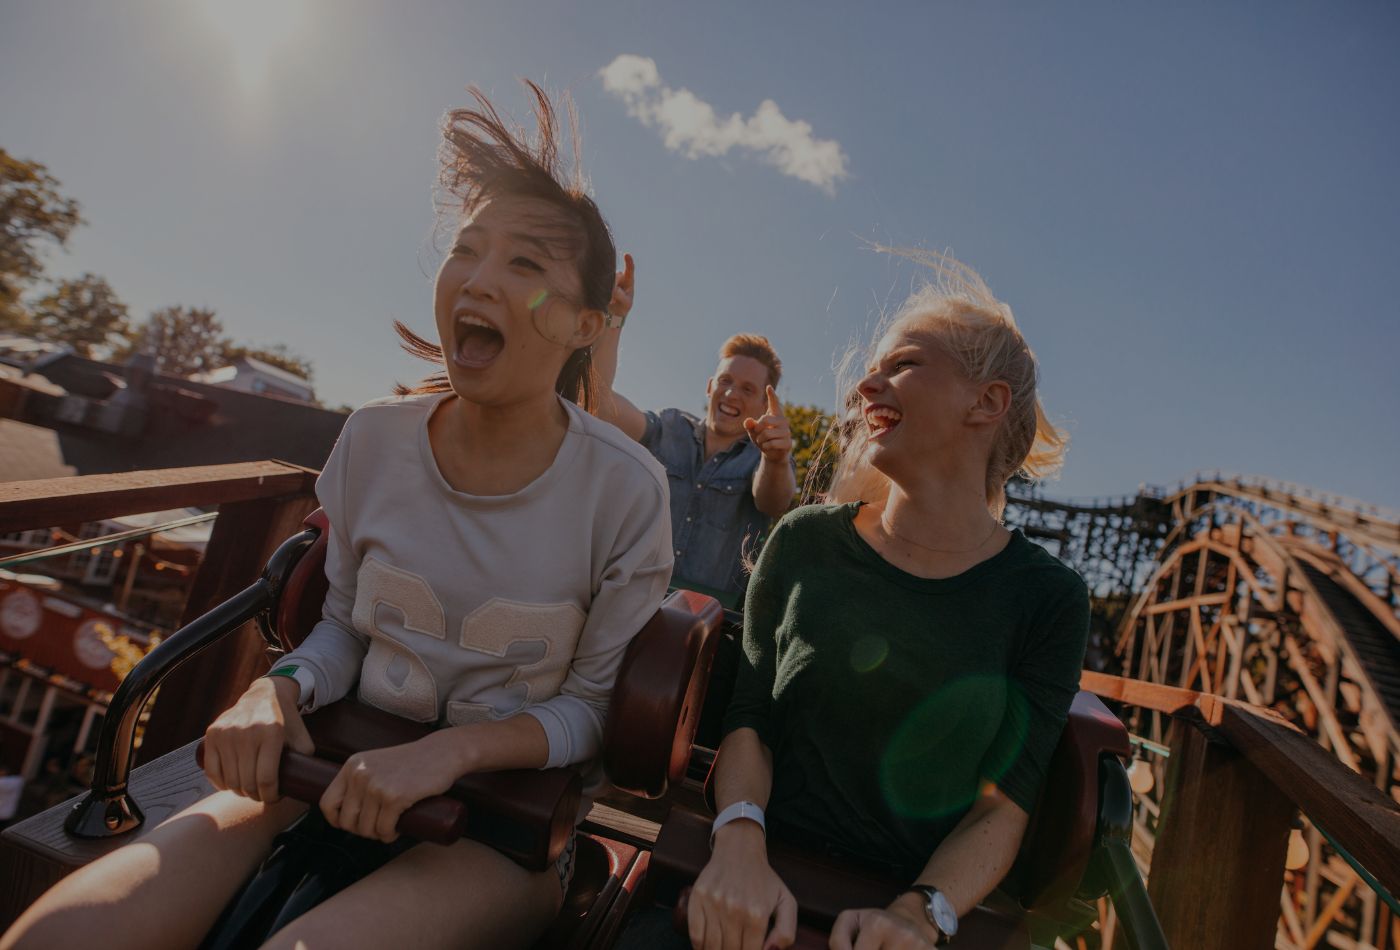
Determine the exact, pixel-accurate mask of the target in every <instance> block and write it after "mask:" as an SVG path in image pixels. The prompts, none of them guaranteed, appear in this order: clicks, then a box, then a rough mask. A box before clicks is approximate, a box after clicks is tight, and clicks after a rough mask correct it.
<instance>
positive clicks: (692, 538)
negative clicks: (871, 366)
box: [593, 254, 797, 607]
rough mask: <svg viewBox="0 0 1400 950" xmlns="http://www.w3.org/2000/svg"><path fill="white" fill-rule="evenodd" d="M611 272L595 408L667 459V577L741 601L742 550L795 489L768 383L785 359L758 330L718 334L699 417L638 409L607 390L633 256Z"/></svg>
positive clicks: (751, 552) (753, 543) (785, 432)
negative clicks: (670, 551) (671, 562)
mask: <svg viewBox="0 0 1400 950" xmlns="http://www.w3.org/2000/svg"><path fill="white" fill-rule="evenodd" d="M624 261H625V266H626V269H625V270H624V271H623V272H622V273H621V274H619V275H618V279H617V288H616V289H615V290H614V292H613V299H612V305H611V307H610V313H611V316H610V318H609V321H608V324H609V327H608V329H607V330H605V331H604V332H603V336H602V337H601V338H600V339H599V340H598V342H597V343H596V344H594V348H593V349H594V354H593V361H594V366H595V368H596V369H597V372H598V382H599V384H600V386H599V388H600V390H601V391H600V393H599V399H598V406H599V408H598V416H599V418H601V419H603V420H605V421H607V422H611V423H612V424H613V425H615V426H617V427H618V428H619V429H621V430H622V431H623V432H625V433H626V434H627V435H629V436H631V437H632V438H634V439H636V440H637V441H638V442H640V443H642V445H644V446H646V447H647V449H649V450H650V451H651V454H652V455H654V456H656V458H657V460H658V461H660V462H661V464H662V465H663V466H665V468H666V474H667V476H668V478H667V481H668V482H669V485H670V489H671V536H672V541H673V543H674V544H675V552H674V553H675V557H676V566H675V570H674V573H673V578H674V581H673V582H674V583H676V584H678V585H687V586H691V587H699V588H704V589H706V590H707V591H708V592H712V593H716V594H719V595H721V596H720V599H721V600H722V601H724V602H725V604H726V606H735V607H737V606H739V601H740V595H741V594H742V592H743V589H744V584H745V579H746V575H745V572H744V568H743V562H744V558H745V556H752V557H756V556H757V554H758V544H759V542H760V541H761V539H762V537H763V536H764V535H765V534H766V532H767V530H768V527H769V525H771V524H772V521H773V519H774V518H777V517H779V516H780V515H782V514H783V512H785V511H787V509H788V506H789V505H790V504H791V503H792V496H793V493H794V492H795V491H796V490H797V478H796V475H795V467H794V464H793V460H792V433H791V431H790V430H789V429H788V423H787V417H786V416H784V415H783V409H782V406H781V405H780V404H779V402H778V397H777V393H776V391H775V388H774V387H776V386H777V385H778V380H779V378H780V377H781V375H782V369H783V364H782V362H781V361H780V360H779V359H778V356H777V354H776V353H774V352H773V347H772V345H771V344H769V342H768V340H767V339H765V338H764V337H761V336H757V335H754V334H739V335H737V336H733V337H730V338H729V339H728V340H726V341H725V343H724V346H723V347H721V348H720V352H719V357H720V361H719V366H718V367H716V369H715V374H714V376H712V377H711V378H710V379H709V380H708V381H707V382H706V383H705V395H706V397H707V403H706V409H705V417H704V418H703V419H700V418H698V417H696V416H693V415H691V414H690V413H688V412H683V411H682V410H680V409H663V410H662V411H661V412H659V413H656V412H649V411H648V412H643V411H642V410H640V409H638V408H637V407H636V406H634V405H633V404H632V403H631V402H630V401H629V400H627V399H626V397H624V396H620V395H618V394H616V393H614V392H613V391H612V383H613V378H614V376H615V375H616V374H617V348H618V341H619V338H620V337H621V331H622V324H623V321H624V320H625V318H626V316H627V313H628V311H629V310H630V309H631V307H632V286H633V273H634V271H633V263H632V256H631V255H630V254H628V255H625V256H624Z"/></svg>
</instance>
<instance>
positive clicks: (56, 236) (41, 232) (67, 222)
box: [0, 148, 82, 330]
mask: <svg viewBox="0 0 1400 950" xmlns="http://www.w3.org/2000/svg"><path fill="white" fill-rule="evenodd" d="M58 186H59V183H58V179H56V178H54V177H53V176H52V175H50V174H49V173H48V169H46V168H45V167H44V166H43V165H40V164H39V163H38V162H29V161H24V160H23V159H19V158H15V157H14V156H13V155H11V154H10V153H9V152H7V151H5V150H4V149H2V148H0V329H11V330H24V329H28V327H29V315H28V313H27V312H26V311H25V308H24V304H23V302H22V301H21V300H20V295H21V294H22V293H23V292H24V290H25V288H26V287H28V286H29V285H31V284H33V283H34V282H35V281H37V280H38V279H39V278H40V277H42V276H43V272H44V265H43V262H42V261H40V259H39V250H40V246H41V245H42V244H43V242H45V241H52V242H53V243H54V244H57V245H58V246H59V247H63V246H65V245H66V244H67V242H68V235H69V233H70V232H71V231H72V230H73V229H74V228H75V227H77V226H78V225H79V224H81V223H82V218H81V217H79V215H78V204H77V202H76V201H74V200H73V199H71V198H65V197H63V195H61V194H59V191H58Z"/></svg>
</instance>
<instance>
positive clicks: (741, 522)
mask: <svg viewBox="0 0 1400 950" xmlns="http://www.w3.org/2000/svg"><path fill="white" fill-rule="evenodd" d="M646 418H647V427H646V431H645V432H644V433H643V434H642V445H644V446H646V448H647V449H648V450H650V452H651V454H652V455H654V456H656V458H657V460H658V461H660V462H661V464H662V465H663V466H665V468H666V475H667V476H668V477H667V481H668V482H669V483H670V488H671V540H672V543H673V544H674V546H675V552H674V553H675V556H676V566H675V570H674V572H673V579H672V583H673V584H675V585H677V586H684V585H685V583H686V582H687V581H689V582H690V583H692V584H699V585H702V586H704V587H708V588H710V589H712V590H715V591H719V592H721V593H726V594H738V593H740V592H742V591H743V589H744V585H745V583H746V582H747V576H746V575H745V573H744V569H743V558H744V556H745V555H750V556H752V557H755V558H756V557H757V556H758V548H759V545H760V543H761V542H762V540H763V536H764V535H765V534H766V533H767V530H768V527H769V525H770V524H771V523H772V522H771V519H769V517H768V516H767V515H765V514H764V513H763V512H761V511H759V510H758V507H757V506H756V505H755V504H754V500H753V478H754V472H756V471H757V470H758V463H759V462H760V461H762V459H763V454H762V453H761V452H759V450H758V446H756V445H754V444H753V442H752V441H750V439H749V437H748V436H743V437H742V438H740V439H739V441H737V442H735V443H734V444H733V445H731V446H730V447H729V448H727V449H725V450H724V451H722V452H717V453H715V456H714V457H713V458H711V459H708V460H707V459H706V458H705V423H704V421H703V420H701V419H697V418H696V417H695V416H692V415H691V414H690V413H688V412H682V411H681V410H679V409H664V410H662V411H661V413H660V414H659V415H658V414H657V413H655V412H648V413H646Z"/></svg>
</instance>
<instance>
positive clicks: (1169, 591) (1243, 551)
mask: <svg viewBox="0 0 1400 950" xmlns="http://www.w3.org/2000/svg"><path fill="white" fill-rule="evenodd" d="M1160 504H1161V505H1162V506H1163V507H1165V508H1166V509H1167V510H1169V512H1170V520H1171V523H1172V527H1171V528H1170V530H1169V531H1168V532H1167V533H1166V534H1165V536H1164V537H1163V538H1162V540H1161V545H1160V549H1159V551H1158V554H1157V557H1156V559H1155V560H1156V563H1155V565H1154V567H1153V569H1152V571H1151V574H1150V576H1148V577H1147V578H1146V579H1145V581H1144V582H1143V584H1142V586H1141V587H1140V588H1139V590H1138V592H1137V594H1136V596H1135V598H1134V600H1133V602H1132V603H1131V605H1130V606H1129V607H1128V609H1127V610H1126V612H1125V615H1124V616H1123V619H1122V621H1121V625H1120V627H1119V631H1118V636H1117V642H1116V644H1115V646H1116V654H1117V658H1118V660H1119V661H1120V663H1121V669H1122V671H1123V675H1124V676H1127V677H1129V678H1132V679H1135V680H1140V681H1144V682H1148V683H1160V684H1163V685H1169V686H1174V687H1179V688H1184V689H1189V690H1193V691H1197V692H1200V693H1206V694H1214V695H1218V696H1223V697H1226V698H1228V699H1231V700H1243V701H1246V702H1249V703H1251V704H1254V705H1255V706H1262V707H1266V708H1268V709H1272V710H1273V711H1275V712H1277V713H1278V714H1280V715H1281V716H1282V717H1283V718H1284V719H1286V720H1288V721H1289V722H1290V723H1292V724H1293V725H1295V726H1297V727H1298V728H1299V729H1301V730H1302V731H1303V732H1305V733H1306V734H1307V735H1309V736H1312V737H1313V738H1315V739H1316V740H1317V742H1318V743H1320V744H1321V745H1322V747H1323V748H1325V749H1327V750H1328V751H1329V752H1330V753H1331V754H1333V755H1334V756H1335V757H1336V758H1337V759H1338V760H1339V761H1341V762H1342V763H1343V764H1345V765H1346V766H1347V767H1348V768H1349V769H1351V770H1352V771H1354V772H1356V773H1359V774H1360V775H1361V776H1362V777H1363V778H1365V779H1366V780H1367V781H1368V782H1370V783H1372V784H1374V785H1375V787H1376V788H1378V789H1379V790H1380V791H1381V792H1382V793H1384V794H1386V795H1388V796H1390V797H1392V798H1400V771H1397V766H1398V765H1400V514H1397V513H1395V512H1388V511H1385V510H1382V509H1380V508H1377V507H1376V506H1369V505H1362V504H1359V503H1356V502H1350V501H1347V500H1345V499H1337V498H1333V497H1329V496H1322V495H1319V494H1318V493H1316V492H1311V491H1308V490H1306V489H1301V488H1298V487H1297V486H1289V485H1282V484H1279V483H1270V482H1265V481H1261V480H1244V479H1234V478H1221V477H1212V478H1204V479H1201V480H1199V481H1197V482H1196V483H1194V484H1191V485H1189V486H1187V487H1185V488H1182V489H1180V490H1178V491H1176V492H1174V493H1172V494H1170V495H1168V496H1166V497H1164V498H1163V499H1162V500H1161V502H1160ZM1129 726H1130V728H1132V729H1133V731H1134V732H1136V733H1138V734H1139V735H1141V736H1143V737H1144V738H1146V739H1147V740H1149V741H1150V742H1151V743H1153V744H1162V743H1165V742H1166V741H1167V736H1168V731H1167V730H1168V723H1167V721H1166V717H1164V716H1162V715H1161V714H1160V713H1157V712H1153V711H1149V710H1141V709H1139V710H1137V711H1135V712H1134V713H1133V717H1132V718H1131V719H1130V720H1129ZM1139 766H1140V767H1141V768H1150V769H1151V770H1152V773H1153V778H1154V781H1153V783H1152V784H1153V791H1151V792H1149V793H1148V794H1145V795H1139V797H1138V806H1137V816H1136V823H1135V824H1136V830H1135V838H1136V842H1135V844H1136V845H1137V849H1138V852H1139V855H1140V858H1141V859H1143V861H1144V864H1146V863H1148V855H1149V853H1150V849H1151V843H1152V839H1153V836H1154V832H1155V829H1156V826H1157V820H1158V817H1159V809H1160V806H1161V803H1160V801H1159V799H1158V794H1157V791H1156V790H1160V789H1162V788H1163V786H1164V778H1165V775H1166V768H1167V763H1166V762H1165V761H1164V760H1163V759H1161V758H1160V757H1152V756H1148V757H1147V759H1145V760H1144V761H1143V762H1142V763H1140V764H1139ZM1143 784H1146V783H1145V782H1144V783H1143ZM1299 832H1300V833H1295V834H1294V836H1293V838H1294V843H1293V848H1294V850H1295V851H1297V850H1299V845H1300V844H1301V843H1302V842H1306V845H1307V860H1306V864H1305V865H1303V866H1302V867H1299V868H1297V869H1295V870H1293V871H1291V872H1290V873H1289V874H1288V875H1287V876H1286V879H1285V885H1284V888H1283V893H1282V895H1281V900H1280V917H1279V924H1278V937H1277V946H1279V947H1284V948H1301V950H1311V948H1312V947H1315V946H1328V945H1330V946H1338V947H1349V946H1375V947H1394V946H1400V920H1397V919H1396V918H1395V915H1394V914H1393V912H1392V910H1391V907H1390V906H1387V903H1386V902H1385V901H1384V900H1383V899H1382V898H1381V897H1380V896H1378V894H1377V892H1376V891H1375V890H1374V889H1373V888H1372V887H1370V886H1368V884H1367V882H1365V880H1364V879H1363V877H1362V876H1361V875H1359V874H1358V873H1357V871H1356V870H1354V869H1353V867H1352V866H1351V865H1350V864H1348V862H1347V861H1346V860H1345V859H1344V856H1343V855H1342V854H1340V853H1339V851H1338V849H1337V848H1335V847H1334V846H1333V845H1332V844H1331V843H1330V842H1328V841H1327V839H1326V838H1325V829H1323V828H1319V827H1318V826H1317V825H1314V824H1313V823H1312V822H1309V821H1308V820H1307V819H1306V818H1302V819H1300V826H1299Z"/></svg>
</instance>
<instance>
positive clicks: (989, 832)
mask: <svg viewBox="0 0 1400 950" xmlns="http://www.w3.org/2000/svg"><path fill="white" fill-rule="evenodd" d="M1029 821H1030V816H1028V815H1027V814H1026V813H1025V812H1024V811H1022V810H1021V806H1019V805H1017V804H1016V803H1015V802H1013V801H1012V800H1011V799H1009V798H1007V797H1006V796H1005V795H1004V794H1002V793H1001V792H1000V791H998V790H997V789H996V788H995V787H993V788H991V789H990V790H989V791H987V792H984V793H983V794H982V795H981V796H980V797H979V798H978V799H977V801H976V802H974V803H973V805H972V808H971V809H970V810H969V811H968V813H967V814H966V815H964V816H963V818H962V821H960V822H958V824H957V827H955V828H954V829H953V830H952V832H951V833H949V835H948V837H947V838H944V839H943V843H942V844H940V845H939V846H938V849H937V850H935V851H934V852H933V856H932V857H930V858H929V860H928V864H926V865H924V870H923V872H922V873H921V874H920V875H919V876H918V878H917V879H916V880H915V881H913V882H912V883H914V884H929V885H932V886H933V887H936V888H937V889H938V890H940V891H942V892H943V896H944V897H946V898H948V902H949V903H950V904H952V905H953V910H955V911H956V912H957V914H958V916H959V917H962V916H964V915H965V914H967V913H968V912H969V911H970V910H972V909H973V908H974V907H976V906H977V904H978V903H979V902H980V901H981V900H982V898H984V897H986V896H987V895H988V894H990V893H991V892H992V890H993V889H994V888H995V887H996V886H997V885H998V884H999V883H1001V879H1002V878H1003V877H1005V876H1006V872H1007V871H1009V870H1011V864H1012V862H1014V861H1015V860H1016V852H1017V850H1018V849H1019V848H1020V847H1021V839H1022V838H1023V837H1024V836H1025V833H1026V825H1027V823H1028V822H1029ZM924 904H925V902H924V898H923V897H922V896H920V895H918V894H915V893H907V892H906V893H904V894H901V895H900V896H899V897H896V898H895V899H894V901H893V902H892V903H891V904H890V905H889V907H887V908H885V909H884V910H879V909H876V908H866V909H861V910H848V911H845V912H844V913H842V914H841V916H840V917H838V918H837V919H836V925H835V926H834V927H833V928H832V931H831V946H832V948H833V950H850V948H851V947H852V946H853V945H854V944H855V941H856V938H857V936H858V935H862V934H863V935H865V936H866V937H867V940H871V939H872V938H873V942H870V944H869V945H870V946H874V947H880V946H887V945H888V946H902V945H905V944H904V943H901V940H904V941H907V940H909V939H912V938H913V937H914V936H915V935H919V936H922V937H923V939H924V940H925V941H927V942H928V944H929V945H930V946H931V945H932V942H933V941H934V940H936V939H937V938H938V932H937V930H936V928H934V927H933V926H932V925H931V924H930V923H929V922H928V916H927V915H926V914H925V913H924ZM862 946H865V944H862Z"/></svg>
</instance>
